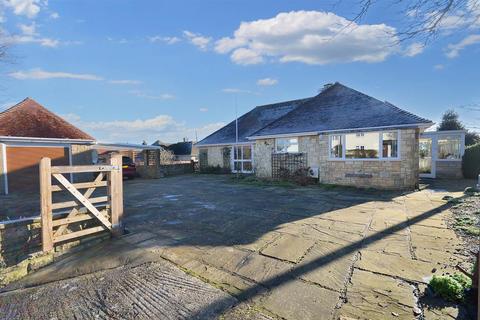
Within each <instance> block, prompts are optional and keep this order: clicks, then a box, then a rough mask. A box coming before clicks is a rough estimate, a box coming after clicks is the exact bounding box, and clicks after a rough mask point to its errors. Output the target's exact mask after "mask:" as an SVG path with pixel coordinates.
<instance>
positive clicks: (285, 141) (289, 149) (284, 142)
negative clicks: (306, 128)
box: [275, 138, 298, 153]
mask: <svg viewBox="0 0 480 320" xmlns="http://www.w3.org/2000/svg"><path fill="white" fill-rule="evenodd" d="M275 152H276V153H297V152H298V138H278V139H275Z"/></svg>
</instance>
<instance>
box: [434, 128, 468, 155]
mask: <svg viewBox="0 0 480 320" xmlns="http://www.w3.org/2000/svg"><path fill="white" fill-rule="evenodd" d="M437 132H438V133H437V134H436V136H435V137H434V139H433V138H432V143H433V142H435V161H440V162H450V161H462V158H463V155H464V154H465V133H462V132H460V133H459V132H453V133H448V131H445V133H443V132H441V131H437ZM445 136H447V137H448V136H459V137H460V158H458V159H440V158H439V157H438V150H439V149H440V148H439V145H438V140H441V139H442V138H443V137H445Z"/></svg>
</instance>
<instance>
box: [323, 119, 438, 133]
mask: <svg viewBox="0 0 480 320" xmlns="http://www.w3.org/2000/svg"><path fill="white" fill-rule="evenodd" d="M432 125H433V122H431V123H412V124H397V125H391V126H381V127H365V128H351V129H336V130H324V131H318V134H320V133H333V132H348V131H367V130H383V129H392V128H394V129H397V128H426V127H427V128H428V127H430V126H432Z"/></svg>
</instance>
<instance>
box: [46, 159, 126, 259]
mask: <svg viewBox="0 0 480 320" xmlns="http://www.w3.org/2000/svg"><path fill="white" fill-rule="evenodd" d="M71 173H92V177H94V176H95V174H97V175H96V177H95V179H94V181H90V182H81V183H72V182H71V181H69V180H68V179H67V178H66V176H70V174H71ZM64 174H66V175H64ZM104 179H106V180H104ZM52 181H55V182H56V184H55V185H52ZM104 187H106V188H107V192H106V194H107V195H106V196H96V197H91V196H92V195H93V193H94V192H95V191H96V190H97V188H104ZM84 189H86V191H84V192H83V193H82V192H81V191H80V190H84ZM62 191H63V192H68V194H69V195H70V196H71V197H73V199H72V200H69V201H64V202H57V203H53V202H52V198H53V197H52V193H53V192H62ZM40 207H41V210H40V211H41V223H42V249H43V251H44V252H47V251H51V250H52V249H53V247H54V245H55V244H57V243H59V242H64V241H69V240H73V239H77V238H79V237H83V236H86V235H91V234H94V233H98V232H103V231H109V232H111V233H112V234H113V235H119V234H121V233H123V227H122V216H123V177H122V157H121V155H119V154H113V155H112V156H111V157H110V159H109V164H108V165H93V166H55V167H52V165H51V159H50V158H43V159H42V160H41V161H40ZM64 208H72V209H71V211H70V212H69V213H68V215H67V216H66V217H63V218H61V219H53V211H54V210H57V209H64Z"/></svg>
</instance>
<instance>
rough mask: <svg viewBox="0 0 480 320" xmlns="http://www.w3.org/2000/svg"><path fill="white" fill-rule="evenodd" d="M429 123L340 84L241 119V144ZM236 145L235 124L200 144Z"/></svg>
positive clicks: (259, 108) (254, 112) (259, 110)
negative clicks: (281, 136)
mask: <svg viewBox="0 0 480 320" xmlns="http://www.w3.org/2000/svg"><path fill="white" fill-rule="evenodd" d="M431 123H432V122H431V121H430V120H427V119H424V118H421V117H419V116H416V115H414V114H412V113H410V112H407V111H405V110H402V109H400V108H398V107H396V106H394V105H393V104H391V103H389V102H386V101H380V100H377V99H375V98H372V97H370V96H368V95H366V94H363V93H361V92H358V91H356V90H354V89H351V88H349V87H347V86H344V85H342V84H340V83H335V84H334V85H332V86H330V87H329V88H327V89H325V90H323V91H322V92H321V93H319V94H318V95H317V96H315V97H312V98H307V99H300V100H294V101H288V102H283V103H277V104H272V105H266V106H261V107H257V108H255V109H253V110H252V111H250V112H248V113H246V114H245V115H243V116H242V117H240V118H239V132H240V134H239V136H240V137H241V138H240V139H239V141H240V142H244V141H248V139H247V137H253V138H255V137H260V136H270V135H279V134H299V133H302V132H325V131H332V130H348V129H362V128H377V127H395V126H399V127H405V126H412V127H415V126H418V125H419V124H431ZM233 142H235V121H233V122H231V123H229V124H228V125H226V126H225V127H223V128H221V129H220V130H218V131H217V132H215V133H213V134H211V135H210V136H208V137H207V138H205V139H203V140H202V141H200V142H199V143H198V144H197V145H202V144H203V145H205V144H222V143H233Z"/></svg>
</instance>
